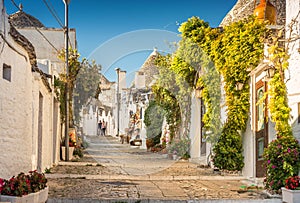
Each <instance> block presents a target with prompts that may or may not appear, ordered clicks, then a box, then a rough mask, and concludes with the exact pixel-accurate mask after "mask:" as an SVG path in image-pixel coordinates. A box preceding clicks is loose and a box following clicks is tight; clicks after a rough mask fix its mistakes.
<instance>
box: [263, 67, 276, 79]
mask: <svg viewBox="0 0 300 203" xmlns="http://www.w3.org/2000/svg"><path fill="white" fill-rule="evenodd" d="M265 73H266V76H267V78H272V77H274V75H275V67H274V66H273V65H270V66H267V67H266V69H265Z"/></svg>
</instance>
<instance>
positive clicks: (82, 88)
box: [73, 59, 101, 123]
mask: <svg viewBox="0 0 300 203" xmlns="http://www.w3.org/2000/svg"><path fill="white" fill-rule="evenodd" d="M80 67H81V68H80V71H79V73H78V75H77V77H76V81H75V89H74V95H73V99H74V119H75V122H76V123H79V121H80V115H79V112H80V110H81V108H82V105H84V104H86V102H87V101H88V99H89V98H90V97H94V98H96V99H98V96H99V93H100V91H101V89H100V79H101V73H100V71H101V66H100V65H98V64H96V62H95V61H92V62H91V63H90V62H89V61H88V60H87V59H83V60H82V62H81V64H80Z"/></svg>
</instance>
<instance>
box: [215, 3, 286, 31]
mask: <svg viewBox="0 0 300 203" xmlns="http://www.w3.org/2000/svg"><path fill="white" fill-rule="evenodd" d="M255 2H256V5H257V4H258V3H259V0H250V1H249V0H238V1H237V3H236V4H235V6H234V7H233V8H232V9H231V10H230V11H229V12H228V14H227V15H226V16H225V17H224V19H223V20H222V22H221V23H220V26H225V25H228V24H230V23H231V22H235V21H239V20H241V19H243V18H246V17H248V16H249V15H252V14H253V11H254V8H255V7H256V6H255ZM270 2H271V3H272V4H273V5H274V6H275V7H276V9H277V24H278V25H284V24H285V13H286V10H285V4H286V2H285V0H283V1H276V0H270Z"/></svg>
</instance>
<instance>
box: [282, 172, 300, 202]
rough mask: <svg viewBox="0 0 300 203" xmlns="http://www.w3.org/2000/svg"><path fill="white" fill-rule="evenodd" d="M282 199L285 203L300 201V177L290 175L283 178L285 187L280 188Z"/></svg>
mask: <svg viewBox="0 0 300 203" xmlns="http://www.w3.org/2000/svg"><path fill="white" fill-rule="evenodd" d="M281 191H282V201H283V202H286V203H300V177H299V176H291V177H289V178H287V179H286V180H285V187H282V188H281Z"/></svg>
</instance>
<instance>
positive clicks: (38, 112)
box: [0, 0, 59, 178]
mask: <svg viewBox="0 0 300 203" xmlns="http://www.w3.org/2000/svg"><path fill="white" fill-rule="evenodd" d="M0 10H1V23H0V36H1V38H0V45H1V53H0V75H1V78H0V87H1V91H0V144H1V148H0V153H1V155H2V156H1V158H0V163H1V164H0V177H1V178H9V177H11V176H13V175H17V174H18V173H20V172H28V171H29V170H33V169H38V170H39V171H44V170H45V168H49V167H51V166H52V165H53V163H56V162H57V161H58V159H59V151H58V150H59V143H58V134H57V132H58V128H59V111H58V103H57V102H56V101H55V97H54V93H53V81H52V77H51V74H52V73H51V72H47V73H45V72H43V71H42V70H41V69H40V68H39V67H41V65H38V63H37V61H36V52H35V49H34V46H33V45H32V44H31V43H30V42H29V41H28V39H27V38H25V37H24V36H23V35H21V34H20V33H19V32H18V31H17V30H16V29H15V28H14V27H13V26H11V25H10V24H9V23H8V15H7V14H6V12H5V9H4V2H3V0H2V1H1V2H0Z"/></svg>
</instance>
